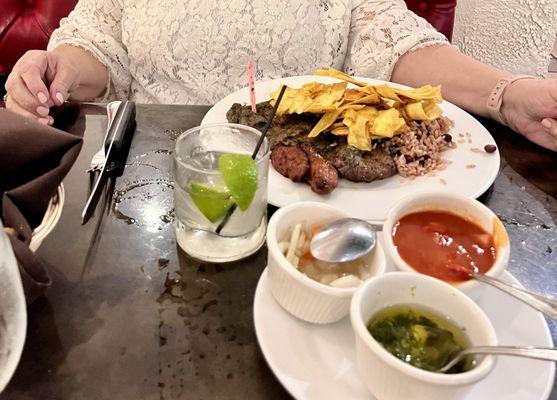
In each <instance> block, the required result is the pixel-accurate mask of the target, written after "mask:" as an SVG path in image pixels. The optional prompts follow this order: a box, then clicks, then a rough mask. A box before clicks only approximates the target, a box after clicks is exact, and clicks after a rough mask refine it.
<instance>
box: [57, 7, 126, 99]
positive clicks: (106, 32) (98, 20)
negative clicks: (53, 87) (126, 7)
mask: <svg viewBox="0 0 557 400" xmlns="http://www.w3.org/2000/svg"><path fill="white" fill-rule="evenodd" d="M122 11H123V4H122V0H80V1H79V2H78V3H77V6H76V7H75V9H74V10H73V11H72V12H71V13H70V15H69V16H68V18H64V19H62V21H61V22H60V27H59V28H58V29H56V30H55V31H54V32H53V34H52V36H51V38H50V42H49V44H48V50H49V51H53V52H55V53H56V52H59V53H62V54H64V55H67V56H68V57H69V58H72V57H75V58H73V65H74V67H75V68H76V69H77V70H78V71H79V72H80V79H81V80H82V81H80V83H79V86H78V87H77V88H75V90H74V91H73V92H72V97H71V98H72V99H75V100H81V101H84V100H95V99H97V98H99V97H100V96H101V95H103V97H104V99H106V98H109V97H111V98H127V96H128V94H129V86H130V83H131V76H130V73H129V57H128V54H127V51H126V48H125V45H124V44H123V43H122V27H121V23H122V20H121V19H122ZM99 64H100V65H99ZM101 65H102V66H103V67H104V69H105V70H107V72H104V73H103V72H102V67H101ZM103 78H104V81H103V83H102V86H103V89H102V90H98V89H99V85H100V80H102V79H103Z"/></svg>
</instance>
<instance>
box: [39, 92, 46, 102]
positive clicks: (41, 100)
mask: <svg viewBox="0 0 557 400" xmlns="http://www.w3.org/2000/svg"><path fill="white" fill-rule="evenodd" d="M37 98H38V99H39V101H40V102H41V103H46V102H47V100H48V97H46V96H45V94H44V93H43V92H39V94H38V95H37Z"/></svg>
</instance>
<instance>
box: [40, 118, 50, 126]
mask: <svg viewBox="0 0 557 400" xmlns="http://www.w3.org/2000/svg"><path fill="white" fill-rule="evenodd" d="M38 121H39V123H41V124H44V125H48V121H49V120H48V118H39V119H38Z"/></svg>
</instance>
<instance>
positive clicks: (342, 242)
mask: <svg viewBox="0 0 557 400" xmlns="http://www.w3.org/2000/svg"><path fill="white" fill-rule="evenodd" d="M376 243H377V234H376V232H375V229H374V228H373V225H371V224H370V223H368V222H366V221H364V220H361V219H357V218H343V219H339V220H336V221H333V222H331V223H330V224H328V225H326V226H325V227H323V228H321V229H320V230H319V232H317V233H316V234H315V235H314V236H313V238H312V239H311V244H310V250H311V254H312V255H313V256H314V257H315V258H317V259H318V260H322V261H327V262H332V263H335V262H346V261H351V260H355V259H357V258H359V257H361V256H363V255H365V254H367V253H369V252H370V251H371V250H373V249H374V247H375V244H376Z"/></svg>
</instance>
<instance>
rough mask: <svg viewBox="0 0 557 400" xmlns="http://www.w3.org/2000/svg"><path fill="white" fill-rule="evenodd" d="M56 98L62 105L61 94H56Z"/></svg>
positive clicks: (62, 98) (62, 97)
mask: <svg viewBox="0 0 557 400" xmlns="http://www.w3.org/2000/svg"><path fill="white" fill-rule="evenodd" d="M56 98H57V99H58V101H59V102H60V104H62V103H63V102H64V96H62V93H60V92H58V93H56Z"/></svg>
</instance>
